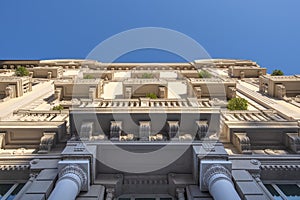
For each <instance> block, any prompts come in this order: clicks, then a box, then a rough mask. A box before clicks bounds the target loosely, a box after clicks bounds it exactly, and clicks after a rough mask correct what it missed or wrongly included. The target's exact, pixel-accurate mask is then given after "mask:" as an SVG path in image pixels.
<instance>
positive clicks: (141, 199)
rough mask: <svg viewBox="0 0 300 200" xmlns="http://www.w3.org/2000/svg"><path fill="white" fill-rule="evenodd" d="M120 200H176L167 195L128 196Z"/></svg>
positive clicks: (120, 197)
mask: <svg viewBox="0 0 300 200" xmlns="http://www.w3.org/2000/svg"><path fill="white" fill-rule="evenodd" d="M117 199H118V200H174V198H173V197H171V196H170V195H167V194H154V195H150V194H128V195H121V196H119V197H118V198H117Z"/></svg>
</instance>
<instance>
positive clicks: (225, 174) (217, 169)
mask: <svg viewBox="0 0 300 200" xmlns="http://www.w3.org/2000/svg"><path fill="white" fill-rule="evenodd" d="M204 183H205V184H206V185H207V186H208V191H209V193H210V194H211V196H212V197H213V198H214V200H240V199H241V198H240V197H239V195H238V194H237V192H236V190H235V188H234V185H233V182H232V180H231V175H230V172H229V171H228V170H227V169H226V168H225V167H223V166H221V165H214V166H212V167H210V168H209V169H208V170H207V171H206V173H205V175H204Z"/></svg>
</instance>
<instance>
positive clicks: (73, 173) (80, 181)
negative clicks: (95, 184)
mask: <svg viewBox="0 0 300 200" xmlns="http://www.w3.org/2000/svg"><path fill="white" fill-rule="evenodd" d="M63 179H71V180H73V181H74V182H75V183H76V184H77V186H78V188H80V190H83V189H84V188H83V187H84V186H85V185H87V182H88V177H87V173H86V172H85V171H84V170H83V169H82V168H81V167H80V166H79V165H76V164H70V165H67V166H65V167H64V168H63V169H62V170H61V171H60V172H59V179H58V181H60V180H63Z"/></svg>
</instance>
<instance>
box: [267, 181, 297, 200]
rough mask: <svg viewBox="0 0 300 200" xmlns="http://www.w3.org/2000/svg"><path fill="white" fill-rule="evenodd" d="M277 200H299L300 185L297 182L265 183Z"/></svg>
mask: <svg viewBox="0 0 300 200" xmlns="http://www.w3.org/2000/svg"><path fill="white" fill-rule="evenodd" d="M265 187H266V188H267V189H268V191H269V192H270V194H271V195H272V196H273V197H274V199H275V200H283V199H288V200H299V199H300V186H299V185H297V184H265Z"/></svg>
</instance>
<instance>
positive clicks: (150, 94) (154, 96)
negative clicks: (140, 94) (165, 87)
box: [146, 93, 157, 99]
mask: <svg viewBox="0 0 300 200" xmlns="http://www.w3.org/2000/svg"><path fill="white" fill-rule="evenodd" d="M146 97H148V98H150V99H157V95H156V94H154V93H149V94H147V95H146Z"/></svg>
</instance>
